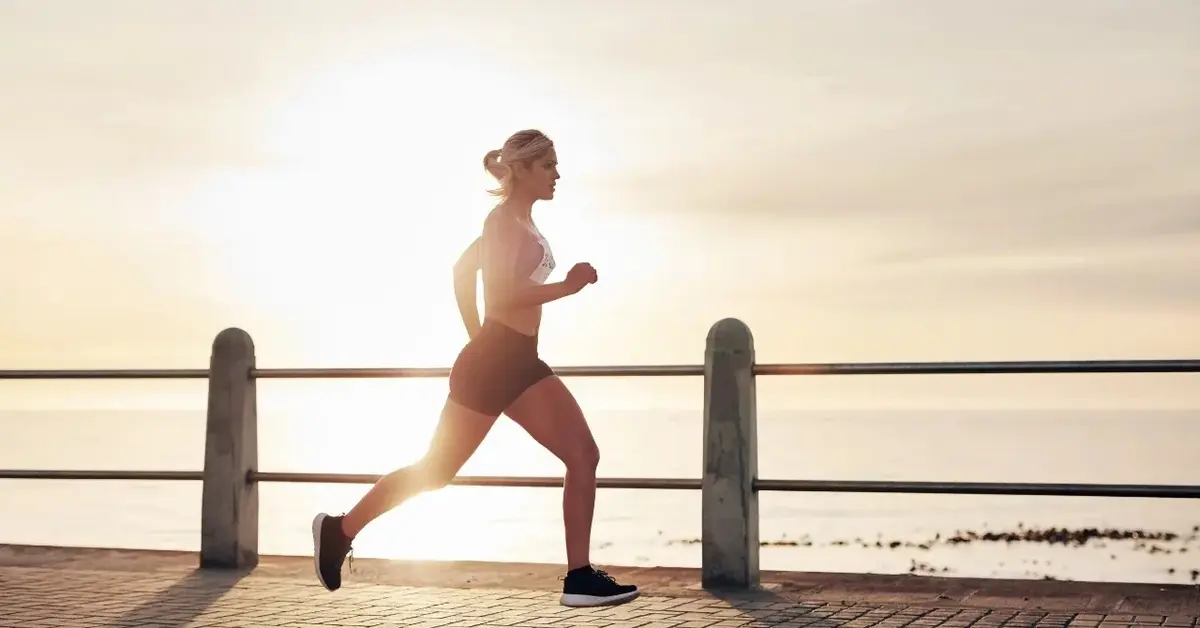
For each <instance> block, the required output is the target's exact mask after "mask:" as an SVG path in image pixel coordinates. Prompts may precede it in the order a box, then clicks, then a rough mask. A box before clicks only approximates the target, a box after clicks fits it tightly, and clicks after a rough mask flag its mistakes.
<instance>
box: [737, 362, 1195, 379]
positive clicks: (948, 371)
mask: <svg viewBox="0 0 1200 628" xmlns="http://www.w3.org/2000/svg"><path fill="white" fill-rule="evenodd" d="M1197 372H1200V360H1066V361H1054V360H1047V361H1033V362H1028V361H1024V362H860V363H829V364H755V365H754V374H755V375H954V374H988V373H1197Z"/></svg>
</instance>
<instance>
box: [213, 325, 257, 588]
mask: <svg viewBox="0 0 1200 628" xmlns="http://www.w3.org/2000/svg"><path fill="white" fill-rule="evenodd" d="M253 368H254V341H253V340H251V338H250V335H249V334H247V333H246V332H244V331H242V330H240V329H237V328H233V327H231V328H229V329H226V330H225V331H222V332H221V333H220V334H218V335H217V338H216V340H214V341H213V350H212V360H211V362H210V364H209V375H208V426H207V429H206V433H205V439H204V489H203V490H204V493H203V502H202V504H201V510H200V567H202V568H205V567H217V568H226V569H238V568H244V567H254V566H255V565H256V564H258V488H257V486H256V485H255V484H254V483H251V482H247V481H246V476H247V473H248V472H249V471H251V470H257V468H258V412H257V401H256V396H255V386H254V380H253V379H252V378H251V377H250V370H251V369H253Z"/></svg>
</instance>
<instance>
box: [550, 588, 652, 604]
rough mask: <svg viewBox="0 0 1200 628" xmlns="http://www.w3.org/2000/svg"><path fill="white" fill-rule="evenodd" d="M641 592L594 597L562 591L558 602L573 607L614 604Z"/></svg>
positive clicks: (635, 596)
mask: <svg viewBox="0 0 1200 628" xmlns="http://www.w3.org/2000/svg"><path fill="white" fill-rule="evenodd" d="M641 594H642V591H641V589H637V590H634V591H630V592H629V593H622V594H620V595H610V596H608V597H596V596H594V595H580V594H578V593H563V595H562V598H560V599H559V603H560V604H562V605H563V606H570V607H573V608H585V607H590V606H613V605H615V604H624V603H625V602H629V601H632V600H633V599H635V598H637V596H639V595H641Z"/></svg>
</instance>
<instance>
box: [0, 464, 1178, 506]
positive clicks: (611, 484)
mask: <svg viewBox="0 0 1200 628" xmlns="http://www.w3.org/2000/svg"><path fill="white" fill-rule="evenodd" d="M380 477H382V476H380V475H378V474H353V473H291V472H273V471H251V472H250V473H249V474H248V477H247V479H248V480H249V481H251V482H285V483H300V484H374V483H375V482H377V481H378V480H379V478H380ZM0 479H18V480H172V481H174V480H190V481H198V480H203V479H204V474H203V473H202V472H200V471H90V470H72V471H65V470H59V469H0ZM450 484H451V485H452V486H490V487H523V488H558V487H561V486H562V485H563V479H562V478H561V477H538V476H492V475H474V476H471V475H463V476H458V477H456V478H454V479H453V480H451V482H450ZM701 485H702V481H701V480H700V479H699V478H599V479H597V480H596V486H597V487H598V488H605V489H655V490H699V489H700V488H701ZM754 489H755V490H757V491H782V492H810V493H909V494H914V493H923V494H942V495H1009V496H1022V495H1025V496H1033V495H1036V496H1050V497H1144V498H1167V499H1197V498H1200V486H1195V485H1170V484H1071V483H1061V484H1054V483H1010V482H908V481H858V480H850V481H846V480H755V481H754Z"/></svg>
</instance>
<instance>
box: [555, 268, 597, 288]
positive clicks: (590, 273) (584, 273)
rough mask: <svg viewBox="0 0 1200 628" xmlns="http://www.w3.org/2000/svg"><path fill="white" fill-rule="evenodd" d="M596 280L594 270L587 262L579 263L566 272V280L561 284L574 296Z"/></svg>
mask: <svg viewBox="0 0 1200 628" xmlns="http://www.w3.org/2000/svg"><path fill="white" fill-rule="evenodd" d="M596 279H597V277H596V269H595V268H592V265H591V264H588V263H587V262H579V263H578V264H576V265H574V266H572V267H571V270H568V271H567V278H566V279H565V280H564V281H563V283H565V284H567V287H568V288H570V289H571V293H572V294H574V293H576V292H579V291H580V290H583V287H584V286H586V285H588V284H589V283H596Z"/></svg>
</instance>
